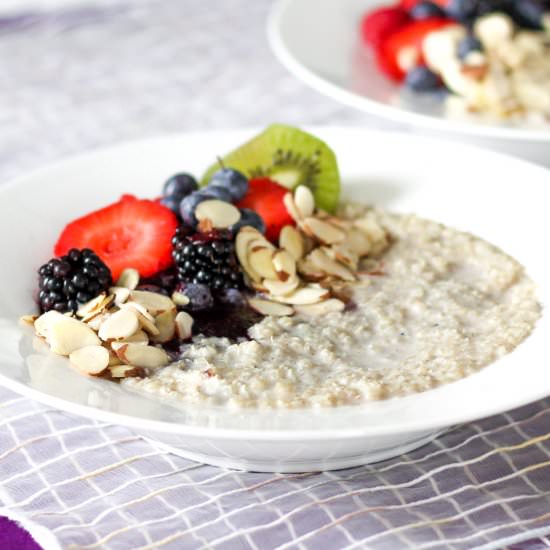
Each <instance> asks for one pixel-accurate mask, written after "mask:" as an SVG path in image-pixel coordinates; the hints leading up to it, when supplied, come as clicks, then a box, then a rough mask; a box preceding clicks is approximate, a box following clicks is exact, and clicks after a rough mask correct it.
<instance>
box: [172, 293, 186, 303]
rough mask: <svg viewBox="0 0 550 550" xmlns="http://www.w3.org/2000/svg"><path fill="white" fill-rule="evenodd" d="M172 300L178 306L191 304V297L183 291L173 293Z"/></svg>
mask: <svg viewBox="0 0 550 550" xmlns="http://www.w3.org/2000/svg"><path fill="white" fill-rule="evenodd" d="M172 302H174V304H176V305H177V306H186V305H187V304H189V298H188V297H187V296H186V295H185V294H183V292H177V291H176V292H174V293H172Z"/></svg>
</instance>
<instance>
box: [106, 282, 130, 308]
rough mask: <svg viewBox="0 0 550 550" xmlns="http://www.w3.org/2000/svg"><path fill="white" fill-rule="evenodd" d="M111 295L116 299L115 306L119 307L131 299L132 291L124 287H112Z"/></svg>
mask: <svg viewBox="0 0 550 550" xmlns="http://www.w3.org/2000/svg"><path fill="white" fill-rule="evenodd" d="M109 293H110V294H112V295H113V296H114V297H115V305H117V306H119V305H120V304H123V303H124V302H126V300H127V299H128V298H129V297H130V289H129V288H126V287H124V286H112V287H111V288H110V289H109Z"/></svg>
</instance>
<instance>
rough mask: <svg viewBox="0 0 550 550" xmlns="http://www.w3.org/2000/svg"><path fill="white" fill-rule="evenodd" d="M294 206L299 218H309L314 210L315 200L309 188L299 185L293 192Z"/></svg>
mask: <svg viewBox="0 0 550 550" xmlns="http://www.w3.org/2000/svg"><path fill="white" fill-rule="evenodd" d="M294 206H296V209H297V210H298V213H299V214H300V217H301V218H307V217H309V216H311V215H312V214H313V212H314V210H315V198H314V197H313V193H312V192H311V190H310V188H309V187H306V186H305V185H299V186H298V187H296V189H295V190H294Z"/></svg>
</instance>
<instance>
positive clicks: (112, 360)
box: [108, 349, 122, 367]
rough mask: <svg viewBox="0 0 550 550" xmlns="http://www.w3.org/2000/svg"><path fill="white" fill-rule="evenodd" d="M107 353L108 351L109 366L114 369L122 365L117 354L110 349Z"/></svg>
mask: <svg viewBox="0 0 550 550" xmlns="http://www.w3.org/2000/svg"><path fill="white" fill-rule="evenodd" d="M108 351H109V366H110V367H116V366H117V365H122V361H121V360H120V359H119V358H118V356H117V354H116V353H115V352H114V351H113V350H112V349H109V350H108Z"/></svg>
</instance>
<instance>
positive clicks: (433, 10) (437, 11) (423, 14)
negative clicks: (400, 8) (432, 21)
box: [410, 0, 445, 19]
mask: <svg viewBox="0 0 550 550" xmlns="http://www.w3.org/2000/svg"><path fill="white" fill-rule="evenodd" d="M410 15H411V17H412V18H413V19H429V18H430V17H445V11H444V10H443V9H442V8H441V7H440V6H438V5H437V4H434V3H433V2H429V1H427V0H426V1H424V2H419V3H418V4H416V5H415V6H414V7H413V8H412V9H411V11H410Z"/></svg>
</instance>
